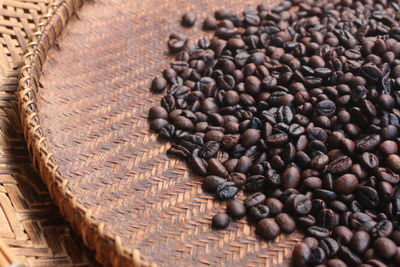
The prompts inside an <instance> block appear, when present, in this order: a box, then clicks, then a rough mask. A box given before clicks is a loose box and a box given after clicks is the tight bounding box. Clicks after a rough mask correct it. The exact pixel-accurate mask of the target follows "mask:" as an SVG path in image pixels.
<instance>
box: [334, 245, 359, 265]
mask: <svg viewBox="0 0 400 267" xmlns="http://www.w3.org/2000/svg"><path fill="white" fill-rule="evenodd" d="M339 255H340V258H341V259H342V260H343V261H345V262H346V263H347V264H349V265H359V264H361V263H362V260H361V259H360V258H359V257H358V256H357V254H355V253H354V252H352V251H351V250H350V249H349V248H348V247H346V246H340V248H339Z"/></svg>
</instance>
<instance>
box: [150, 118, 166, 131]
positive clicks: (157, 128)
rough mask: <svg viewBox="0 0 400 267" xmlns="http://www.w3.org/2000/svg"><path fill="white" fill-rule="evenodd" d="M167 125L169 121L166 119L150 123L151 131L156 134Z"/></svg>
mask: <svg viewBox="0 0 400 267" xmlns="http://www.w3.org/2000/svg"><path fill="white" fill-rule="evenodd" d="M167 125H168V121H167V120H165V119H154V120H152V121H151V122H150V129H152V130H153V131H155V132H158V131H160V130H161V129H162V128H164V127H166V126H167Z"/></svg>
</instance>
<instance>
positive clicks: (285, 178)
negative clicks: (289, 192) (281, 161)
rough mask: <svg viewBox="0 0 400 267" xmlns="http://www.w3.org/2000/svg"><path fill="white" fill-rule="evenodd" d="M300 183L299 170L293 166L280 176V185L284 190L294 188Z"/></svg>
mask: <svg viewBox="0 0 400 267" xmlns="http://www.w3.org/2000/svg"><path fill="white" fill-rule="evenodd" d="M299 182H300V173H299V170H298V169H297V168H296V167H294V166H289V167H287V168H286V170H285V171H284V172H283V174H282V185H283V187H284V188H296V187H297V185H298V184H299Z"/></svg>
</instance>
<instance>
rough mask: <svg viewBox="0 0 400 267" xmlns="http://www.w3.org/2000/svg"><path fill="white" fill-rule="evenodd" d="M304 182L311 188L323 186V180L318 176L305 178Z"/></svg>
mask: <svg viewBox="0 0 400 267" xmlns="http://www.w3.org/2000/svg"><path fill="white" fill-rule="evenodd" d="M303 184H304V185H305V186H306V187H307V188H309V189H318V188H321V187H322V181H321V179H320V178H318V177H308V178H306V179H304V181H303Z"/></svg>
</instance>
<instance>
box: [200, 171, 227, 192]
mask: <svg viewBox="0 0 400 267" xmlns="http://www.w3.org/2000/svg"><path fill="white" fill-rule="evenodd" d="M224 182H226V180H225V179H224V178H222V177H219V176H215V175H210V176H207V177H206V178H205V179H204V181H203V187H204V189H205V190H206V191H208V192H210V193H216V192H217V188H218V186H219V185H220V184H222V183H224Z"/></svg>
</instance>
